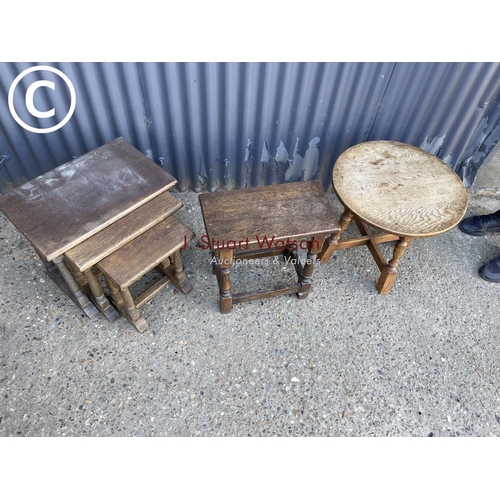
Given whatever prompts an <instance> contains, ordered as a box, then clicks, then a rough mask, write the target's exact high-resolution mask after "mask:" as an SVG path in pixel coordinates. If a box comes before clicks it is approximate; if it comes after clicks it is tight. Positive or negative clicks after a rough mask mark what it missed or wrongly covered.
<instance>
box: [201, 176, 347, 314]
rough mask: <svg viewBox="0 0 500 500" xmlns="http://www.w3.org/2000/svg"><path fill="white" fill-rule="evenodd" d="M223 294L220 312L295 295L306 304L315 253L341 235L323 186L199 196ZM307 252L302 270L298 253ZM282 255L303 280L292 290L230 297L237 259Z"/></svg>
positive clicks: (282, 186) (304, 184)
mask: <svg viewBox="0 0 500 500" xmlns="http://www.w3.org/2000/svg"><path fill="white" fill-rule="evenodd" d="M199 200H200V205H201V210H202V213H203V219H204V222H205V228H206V231H207V234H206V235H204V236H202V238H201V241H202V242H203V243H206V244H207V246H208V245H209V246H210V249H211V251H212V253H213V256H214V258H213V259H212V265H213V271H214V274H216V276H217V281H218V284H219V291H220V311H221V313H224V314H225V313H229V312H231V307H232V304H238V303H240V302H246V301H249V300H256V299H260V298H265V297H276V296H279V295H288V294H293V293H296V294H297V296H298V298H299V299H305V298H306V297H307V296H308V294H309V291H310V288H311V278H312V274H313V269H314V260H315V258H316V254H317V253H318V252H319V251H320V250H321V248H322V246H323V243H324V241H325V238H326V236H328V235H332V234H336V233H338V232H339V231H340V228H339V225H338V221H337V218H336V217H335V214H334V213H333V210H332V208H331V206H330V204H329V202H328V199H327V197H326V195H325V192H324V191H323V187H322V186H321V184H320V182H319V181H307V182H294V183H289V184H278V185H273V186H262V187H256V188H248V189H240V190H234V191H222V192H217V193H209V194H202V195H200V197H199ZM299 249H307V251H308V253H307V258H306V260H305V264H304V265H303V266H302V264H301V263H300V260H299V258H298V255H297V250H299ZM275 255H283V256H284V257H285V261H286V260H290V259H293V260H292V262H293V264H294V266H295V270H296V272H297V276H298V281H297V282H296V283H293V284H290V285H283V286H275V287H274V288H272V289H270V290H259V291H255V292H245V293H238V294H234V295H232V294H231V280H230V276H229V274H230V269H231V266H232V265H233V262H234V260H235V259H241V260H244V259H260V258H265V257H272V256H275Z"/></svg>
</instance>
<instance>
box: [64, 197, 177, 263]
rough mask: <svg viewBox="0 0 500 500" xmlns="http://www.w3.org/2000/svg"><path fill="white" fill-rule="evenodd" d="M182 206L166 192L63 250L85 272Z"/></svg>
mask: <svg viewBox="0 0 500 500" xmlns="http://www.w3.org/2000/svg"><path fill="white" fill-rule="evenodd" d="M181 207H182V203H181V202H180V201H179V200H178V199H177V198H175V197H174V196H172V195H171V194H170V193H169V192H165V193H161V194H160V195H158V196H156V197H155V198H153V199H152V200H151V201H148V202H147V203H145V204H144V205H142V206H140V207H139V208H137V209H136V210H134V211H133V212H130V213H129V214H127V215H125V216H124V217H122V218H121V219H118V220H117V221H116V222H114V223H113V224H111V225H110V226H107V227H106V228H104V229H103V230H102V231H99V232H98V233H97V234H94V235H93V236H91V237H90V238H88V239H86V240H85V241H83V242H82V243H80V244H79V245H77V246H76V247H73V248H72V249H71V250H69V251H68V252H66V253H65V257H66V258H67V259H68V260H69V261H71V262H72V263H73V264H74V265H75V266H76V267H77V269H78V270H80V271H85V270H86V269H89V268H90V267H91V266H93V265H94V264H97V263H98V262H99V261H101V260H102V259H104V258H105V257H107V256H108V255H110V254H112V253H113V252H114V251H115V250H118V249H119V248H120V247H122V246H123V245H125V244H126V243H128V242H129V241H132V240H133V239H134V238H136V237H137V236H139V235H140V234H142V233H144V232H146V231H147V230H148V229H150V228H151V227H153V226H154V225H155V224H157V223H158V222H161V221H162V220H163V219H166V218H167V217H168V216H170V215H172V214H173V213H175V212H176V211H177V210H179V209H180V208H181Z"/></svg>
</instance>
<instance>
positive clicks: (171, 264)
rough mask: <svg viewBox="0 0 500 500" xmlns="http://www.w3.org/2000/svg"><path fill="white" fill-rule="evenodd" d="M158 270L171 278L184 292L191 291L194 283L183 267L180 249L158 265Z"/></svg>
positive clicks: (176, 286)
mask: <svg viewBox="0 0 500 500" xmlns="http://www.w3.org/2000/svg"><path fill="white" fill-rule="evenodd" d="M156 269H157V271H159V272H160V273H162V274H163V275H164V276H167V277H168V278H170V281H171V283H172V284H173V285H174V286H175V288H177V289H178V290H179V291H180V292H182V293H189V292H190V291H191V290H192V289H193V285H192V284H191V282H190V281H189V280H188V278H187V276H186V273H185V272H184V269H183V267H182V258H181V252H180V250H177V251H176V252H174V253H173V255H171V256H169V257H168V258H167V260H165V262H163V263H162V264H160V265H159V266H156Z"/></svg>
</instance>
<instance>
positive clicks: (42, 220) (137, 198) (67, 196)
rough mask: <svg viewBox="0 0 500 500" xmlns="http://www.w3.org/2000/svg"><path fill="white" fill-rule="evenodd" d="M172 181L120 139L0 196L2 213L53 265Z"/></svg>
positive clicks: (173, 182)
mask: <svg viewBox="0 0 500 500" xmlns="http://www.w3.org/2000/svg"><path fill="white" fill-rule="evenodd" d="M176 183H177V181H176V180H175V179H174V178H173V177H172V176H171V175H169V174H168V173H167V172H165V171H164V170H163V169H162V168H161V167H160V166H158V165H157V164H156V163H155V162H154V161H152V160H150V159H149V158H148V157H147V156H145V155H144V154H142V153H141V152H140V151H138V150H137V149H136V148H134V147H133V146H132V145H131V144H129V143H128V142H127V141H125V140H124V139H123V138H121V137H119V138H118V139H115V140H114V141H111V142H109V143H107V144H105V145H103V146H101V147H99V148H97V149H94V150H93V151H90V152H89V153H86V154H84V155H82V156H80V157H79V158H76V159H74V160H71V161H69V162H67V163H65V164H64V165H61V166H60V167H57V168H56V169H54V170H51V171H50V172H47V173H46V174H43V175H41V176H39V177H37V178H36V179H33V180H32V181H30V182H27V183H25V184H23V185H22V186H20V187H19V188H17V189H13V190H12V191H9V192H8V193H6V194H4V195H2V196H0V210H1V211H2V212H3V213H4V214H5V215H6V217H7V218H8V219H9V220H10V221H11V222H12V223H13V224H14V226H16V227H17V229H18V230H19V231H20V232H21V233H22V234H23V235H24V236H25V237H26V238H27V239H28V240H29V241H30V243H31V244H32V245H33V246H34V247H35V248H36V249H37V250H38V251H39V252H40V254H42V256H43V257H44V258H45V259H47V260H49V261H51V260H53V259H55V258H56V257H58V256H59V255H62V254H63V253H64V252H66V251H67V250H69V249H70V248H72V247H74V246H75V245H77V244H78V243H80V242H82V241H83V240H85V239H86V238H88V237H90V236H92V235H93V234H95V233H97V232H98V231H100V230H102V229H103V228H104V227H106V226H108V225H109V224H112V223H113V222H114V221H116V220H118V219H119V218H120V217H123V216H124V215H126V214H127V213H129V212H131V211H132V210H135V209H136V208H137V207H139V206H141V205H142V204H143V203H146V202H147V201H149V200H150V199H151V198H153V197H155V196H157V195H158V194H160V193H162V192H163V191H166V190H168V189H170V188H171V187H172V186H174V185H175V184H176Z"/></svg>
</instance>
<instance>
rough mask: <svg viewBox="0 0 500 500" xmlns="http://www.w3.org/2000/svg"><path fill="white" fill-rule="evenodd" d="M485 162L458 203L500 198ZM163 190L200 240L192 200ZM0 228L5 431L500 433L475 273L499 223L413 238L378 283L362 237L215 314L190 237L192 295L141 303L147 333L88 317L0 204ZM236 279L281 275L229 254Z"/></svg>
mask: <svg viewBox="0 0 500 500" xmlns="http://www.w3.org/2000/svg"><path fill="white" fill-rule="evenodd" d="M486 168H488V169H493V170H495V169H496V171H499V170H500V158H499V157H498V155H497V157H496V158H495V159H494V161H492V162H491V163H490V164H489V165H488V166H487V167H483V171H481V172H480V175H479V176H478V179H477V181H476V182H475V184H474V186H473V187H472V188H471V189H470V190H469V196H470V206H469V210H468V213H469V214H479V213H488V212H491V211H493V210H496V209H498V208H500V198H499V196H498V192H497V191H496V190H495V189H493V188H492V184H493V183H494V182H496V181H495V176H494V175H493V174H491V173H490V172H487V170H486ZM486 173H488V175H493V177H491V179H489V180H484V179H486ZM496 179H500V173H499V174H498V176H497V177H496ZM481 183H484V184H486V186H483V185H482V184H481ZM497 185H498V186H500V182H498V183H497ZM176 196H178V197H179V198H180V199H181V200H182V201H183V202H184V203H185V207H184V208H183V209H182V210H181V212H179V218H180V219H181V220H182V221H183V222H184V223H186V224H187V225H188V226H190V227H191V228H192V229H193V230H194V231H195V232H196V234H197V236H198V237H200V236H201V235H202V234H204V227H203V221H202V218H201V213H200V208H199V204H198V199H197V198H198V195H197V194H196V193H180V194H176ZM329 198H330V200H331V202H332V205H333V206H334V208H335V210H336V213H337V215H338V216H340V206H339V203H338V201H337V200H336V198H335V197H334V195H330V196H329ZM353 234H354V233H353ZM0 239H1V240H2V246H1V249H0V269H1V274H0V314H1V316H0V337H1V346H2V347H1V352H0V356H1V359H0V383H1V391H0V435H1V436H500V370H499V364H500V362H499V354H500V332H499V330H500V329H499V326H498V325H500V308H499V307H498V296H499V294H500V284H491V283H487V282H485V281H483V280H482V279H480V278H479V277H478V274H477V269H478V268H479V267H480V266H481V265H482V264H483V263H485V262H486V261H488V260H489V259H491V258H493V257H495V256H497V255H498V254H500V233H497V234H489V235H487V236H485V237H479V238H478V237H472V236H467V235H465V234H463V233H461V232H460V231H459V229H458V228H455V229H453V230H452V231H450V232H448V233H446V234H444V235H441V236H439V237H436V238H431V239H423V240H415V241H414V242H413V243H412V246H411V248H410V249H409V250H408V252H407V253H406V254H405V255H404V257H403V259H402V261H401V263H400V267H399V275H398V277H397V280H396V283H395V285H394V287H393V289H392V291H391V292H390V293H389V294H388V295H386V296H380V295H378V294H377V292H376V290H375V281H376V279H377V267H376V265H375V263H374V262H373V260H372V258H371V255H370V253H369V252H368V250H367V249H366V247H364V248H357V249H352V250H344V251H340V252H338V253H337V254H336V255H335V256H334V258H333V259H332V260H331V261H330V262H329V263H327V264H324V265H319V266H317V268H316V270H315V274H314V284H313V288H312V291H311V293H310V295H309V298H308V299H306V300H298V299H297V298H296V297H295V296H294V295H292V296H284V297H278V298H272V299H266V300H262V301H260V300H259V301H256V302H248V303H245V304H238V305H235V306H233V311H232V313H231V314H228V315H222V314H220V312H219V308H218V290H217V284H216V279H215V277H214V276H213V275H212V274H211V269H210V256H209V254H208V252H207V251H204V250H202V249H201V248H199V247H196V246H193V247H192V248H190V249H187V250H186V251H184V264H185V268H186V270H187V273H188V276H189V278H190V280H191V281H192V284H193V291H192V292H191V293H190V294H189V295H186V296H185V295H182V294H180V293H178V292H177V291H176V290H174V289H173V288H172V287H168V288H167V289H166V290H164V291H163V292H162V293H160V294H159V295H157V296H156V297H155V298H154V299H152V300H151V301H150V302H149V303H148V304H146V305H145V306H144V307H143V308H142V312H143V314H144V316H145V317H146V319H147V320H148V321H149V323H150V326H151V328H150V330H149V331H147V332H146V333H143V334H140V333H138V332H137V331H136V330H135V329H134V328H133V327H132V326H131V325H130V324H129V323H128V322H126V321H125V320H124V319H122V318H120V319H119V320H118V321H116V322H114V323H109V322H108V321H107V320H106V319H105V318H104V317H102V316H100V317H98V318H97V319H94V320H90V319H88V318H87V317H86V316H85V315H84V314H83V313H82V312H81V311H80V310H79V309H78V308H77V307H76V306H75V305H74V304H73V302H71V301H70V300H69V299H68V298H67V297H66V296H65V295H64V294H63V293H62V292H61V290H60V289H59V288H58V287H57V286H56V285H55V284H54V283H53V282H52V281H51V280H50V279H49V278H48V276H47V275H46V273H45V269H44V267H43V265H42V264H41V263H40V262H39V261H38V260H37V257H36V255H35V252H34V251H33V250H32V247H31V246H30V245H29V244H28V242H27V241H26V240H25V239H24V238H23V237H22V236H21V235H20V234H19V233H18V232H17V230H16V229H15V228H14V227H13V226H12V225H11V224H10V223H9V222H8V221H7V220H6V218H5V217H4V216H3V215H1V214H0ZM384 248H385V249H386V252H387V256H389V255H390V249H391V247H390V246H388V245H386V246H385V247H384ZM249 275H250V276H251V280H252V284H255V283H257V282H265V281H266V280H267V282H269V281H277V282H279V281H282V282H285V281H286V280H288V279H293V270H292V269H291V268H289V267H287V266H284V265H283V264H281V263H280V264H276V263H274V262H272V261H271V262H270V263H269V265H267V266H266V267H262V266H261V267H258V266H253V267H243V266H240V267H239V268H238V269H236V270H235V272H234V274H233V277H234V279H233V284H234V287H235V288H236V289H239V290H243V289H245V285H247V284H249V283H250V279H249ZM252 288H253V287H252ZM247 289H248V288H247Z"/></svg>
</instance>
